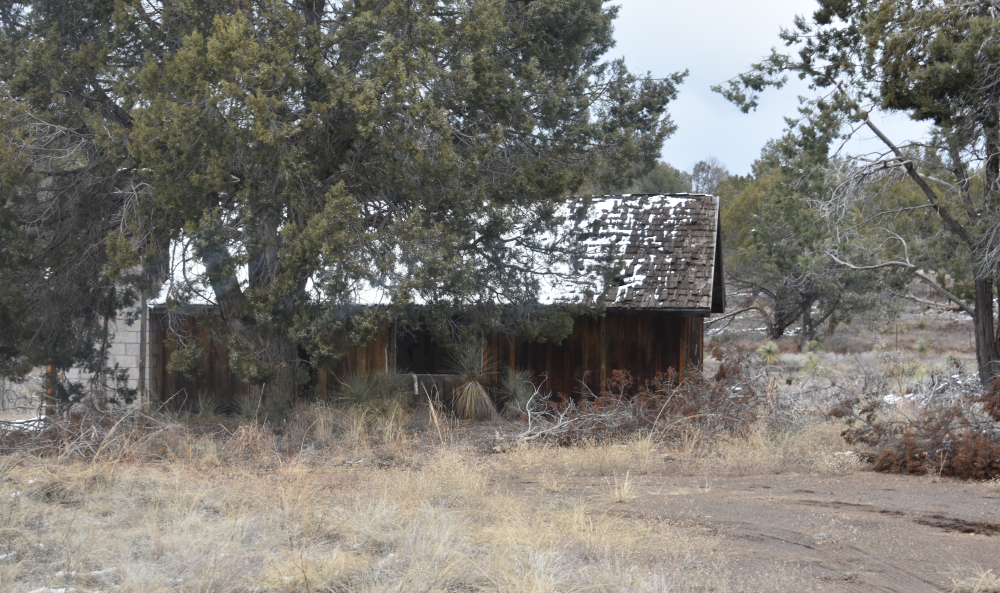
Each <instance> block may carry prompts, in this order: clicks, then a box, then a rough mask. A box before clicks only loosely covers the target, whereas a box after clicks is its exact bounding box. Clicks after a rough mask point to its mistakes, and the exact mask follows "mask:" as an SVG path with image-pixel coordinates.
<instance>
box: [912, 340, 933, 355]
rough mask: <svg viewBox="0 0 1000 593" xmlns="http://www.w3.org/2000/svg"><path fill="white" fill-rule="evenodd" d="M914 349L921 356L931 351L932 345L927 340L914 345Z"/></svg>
mask: <svg viewBox="0 0 1000 593" xmlns="http://www.w3.org/2000/svg"><path fill="white" fill-rule="evenodd" d="M913 349H914V350H916V351H917V352H918V353H920V354H924V353H926V352H927V351H928V350H930V349H931V345H930V344H928V343H927V340H920V341H919V342H917V343H916V344H914V345H913Z"/></svg>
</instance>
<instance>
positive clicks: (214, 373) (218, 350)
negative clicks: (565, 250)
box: [149, 194, 725, 406]
mask: <svg viewBox="0 0 1000 593" xmlns="http://www.w3.org/2000/svg"><path fill="white" fill-rule="evenodd" d="M589 212H590V214H589V215H590V216H591V217H592V220H591V224H592V227H593V228H594V229H595V235H596V236H598V237H599V238H600V239H601V244H603V245H607V244H609V243H610V244H611V245H612V248H613V249H617V251H618V255H619V257H620V260H619V261H621V262H623V266H622V268H621V272H620V275H619V276H618V277H616V278H615V281H616V284H617V286H613V287H612V288H611V289H609V290H606V294H605V296H604V297H603V298H604V299H605V302H604V305H605V309H604V311H605V312H604V315H602V316H594V315H590V316H581V317H578V318H576V319H575V322H574V327H573V331H572V333H571V334H570V335H569V336H568V337H567V338H565V339H564V340H563V341H562V342H561V343H559V344H553V343H532V342H527V341H523V340H521V339H519V338H517V337H515V336H507V335H490V336H488V337H487V339H486V344H485V345H486V349H487V356H488V357H490V359H491V360H494V361H496V363H497V364H498V365H503V366H510V367H511V368H525V369H531V371H532V372H534V374H535V375H536V381H538V382H541V381H545V383H546V385H545V386H544V389H545V390H546V391H551V392H553V393H562V394H564V395H570V394H572V393H574V392H577V391H578V390H579V381H580V380H581V379H583V378H584V373H586V372H589V377H588V383H589V385H591V387H592V388H596V387H597V386H598V385H604V384H605V381H606V380H607V379H608V378H610V376H611V373H612V372H613V371H614V370H627V371H629V372H630V373H631V375H632V377H633V378H634V379H635V380H637V381H644V380H646V379H652V378H653V377H655V376H656V375H657V374H658V373H664V372H667V371H668V369H670V368H673V369H674V370H676V371H677V372H678V373H681V374H683V373H684V372H685V371H686V370H687V369H689V368H691V367H695V366H700V364H701V361H702V357H703V352H704V325H703V324H704V319H705V317H707V316H708V315H710V314H712V313H722V312H724V309H725V289H724V286H723V274H722V250H721V246H720V241H721V239H720V237H721V230H720V228H719V214H720V212H719V199H718V198H717V197H715V196H709V195H698V194H675V195H623V196H598V197H595V198H593V199H592V202H591V209H590V211H589ZM174 315H176V313H175V314H174ZM173 321H174V322H175V323H176V322H177V319H176V318H175V319H174V320H173ZM167 323H168V319H167V312H166V310H165V308H163V307H154V308H153V309H152V310H151V311H150V324H149V325H150V329H151V332H150V334H151V335H150V353H149V363H150V364H149V369H150V381H149V389H150V391H151V392H152V393H151V399H152V400H153V401H157V400H159V401H166V400H167V399H169V398H172V397H173V396H174V395H175V394H178V393H185V394H188V397H186V398H185V399H187V400H188V401H189V402H191V403H193V401H192V400H193V398H194V396H195V394H197V393H199V392H201V393H210V394H213V395H214V396H215V398H217V400H219V403H220V404H222V405H224V406H229V405H231V404H232V403H233V402H234V398H235V397H236V395H237V394H238V393H240V392H243V391H245V390H246V389H248V387H247V386H246V385H242V384H240V383H239V382H238V381H237V379H236V377H235V376H234V375H233V373H232V372H231V371H230V370H229V367H228V364H227V362H228V361H227V357H226V350H225V347H224V346H223V345H219V344H214V343H212V340H211V339H210V338H209V335H208V332H207V331H206V330H204V329H201V328H198V327H196V322H195V321H194V318H193V317H191V318H190V319H188V320H187V321H186V323H189V324H190V329H191V330H194V331H195V332H197V333H198V335H199V336H200V339H201V345H202V347H203V348H204V349H205V350H206V351H207V354H208V356H207V358H206V360H205V370H204V373H203V374H202V375H201V376H200V377H198V378H197V379H194V380H191V379H188V378H186V377H184V376H181V375H174V374H171V373H169V372H168V371H167V368H166V367H167V365H166V361H167V360H168V358H169V355H170V351H169V349H168V347H167V342H166V340H165V339H164V338H165V335H166V328H167ZM447 362H448V361H447V358H446V355H445V351H444V349H443V348H441V347H439V346H437V345H435V344H434V342H433V340H432V339H431V337H430V334H429V332H427V331H420V330H419V329H418V330H412V329H408V330H406V331H397V328H394V327H390V328H389V329H387V330H386V331H385V332H384V333H383V334H381V335H378V336H376V337H375V338H373V339H371V340H370V341H369V342H368V343H367V344H365V345H364V346H363V347H361V348H359V349H358V350H356V351H353V352H351V353H349V354H348V355H347V356H345V357H344V358H342V359H341V360H340V361H339V362H338V364H337V368H336V369H333V370H331V371H320V372H318V373H317V374H316V382H317V388H318V390H319V392H320V393H327V392H332V391H333V390H334V389H336V386H337V385H338V384H339V379H340V378H342V377H346V376H347V375H350V374H352V373H370V372H376V371H384V370H396V371H397V372H400V373H412V374H415V375H417V376H423V377H427V378H432V377H440V376H442V375H443V374H444V373H446V369H447ZM597 381H600V383H597ZM595 391H596V389H595Z"/></svg>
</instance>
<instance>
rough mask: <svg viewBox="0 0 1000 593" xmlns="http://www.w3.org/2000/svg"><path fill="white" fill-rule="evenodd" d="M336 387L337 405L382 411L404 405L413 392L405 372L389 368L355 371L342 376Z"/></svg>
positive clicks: (374, 411) (376, 411)
mask: <svg viewBox="0 0 1000 593" xmlns="http://www.w3.org/2000/svg"><path fill="white" fill-rule="evenodd" d="M337 391H338V393H337V403H339V404H340V405H342V406H346V407H358V408H365V409H367V410H368V411H369V412H373V413H379V414H381V413H387V412H389V411H390V410H394V409H396V408H405V407H406V405H407V404H408V403H409V399H410V398H411V396H412V395H413V383H412V381H411V380H410V378H409V377H408V376H407V375H402V374H400V373H395V372H391V371H379V372H376V373H355V374H352V375H348V376H347V377H345V378H344V380H343V381H341V383H340V388H339V389H338V390H337Z"/></svg>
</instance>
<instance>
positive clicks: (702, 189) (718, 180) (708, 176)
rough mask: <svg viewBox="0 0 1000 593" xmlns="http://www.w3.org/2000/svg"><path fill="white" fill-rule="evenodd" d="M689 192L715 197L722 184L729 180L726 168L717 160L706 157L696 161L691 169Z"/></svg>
mask: <svg viewBox="0 0 1000 593" xmlns="http://www.w3.org/2000/svg"><path fill="white" fill-rule="evenodd" d="M690 177H691V191H693V192H695V193H700V194H710V195H716V194H717V193H719V188H720V187H721V186H722V183H723V182H724V181H725V180H726V179H728V178H729V171H728V170H727V169H726V166H725V165H723V164H722V163H721V162H719V159H717V158H715V157H714V156H713V157H708V159H706V160H704V161H698V163H696V164H695V166H694V168H693V169H691V176H690Z"/></svg>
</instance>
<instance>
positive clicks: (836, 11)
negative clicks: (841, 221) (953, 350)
mask: <svg viewBox="0 0 1000 593" xmlns="http://www.w3.org/2000/svg"><path fill="white" fill-rule="evenodd" d="M998 9H1000V4H998V3H997V2H995V1H985V2H968V1H965V0H944V1H941V2H925V1H916V0H902V1H900V0H892V1H889V0H884V1H880V2H869V1H867V0H847V1H842V0H820V1H819V8H818V9H817V10H816V12H815V13H813V15H812V17H811V18H806V17H797V18H796V21H795V27H794V29H792V30H785V31H782V33H781V37H782V39H783V40H784V41H785V43H786V44H787V45H788V46H790V47H794V48H795V50H796V51H795V53H792V54H782V53H779V52H778V51H773V52H772V54H771V56H770V57H769V58H767V59H766V60H764V61H762V62H761V63H759V64H755V65H753V66H752V67H751V69H750V70H749V71H748V72H746V73H744V74H742V75H739V76H737V77H736V78H734V79H733V80H732V81H730V82H729V83H728V84H727V85H726V86H725V87H722V86H720V87H717V88H716V90H718V91H719V92H722V93H723V94H724V95H725V96H726V97H727V98H729V99H730V100H732V101H733V102H735V103H736V104H738V105H739V106H740V107H741V108H742V109H743V110H744V111H749V110H750V109H754V108H756V106H757V104H758V101H759V94H760V92H761V91H763V90H764V89H765V88H767V87H771V86H773V87H780V86H782V85H784V84H785V82H786V80H787V74H788V73H794V74H796V75H798V76H799V77H800V78H804V79H807V80H808V81H809V82H810V83H811V84H812V85H813V88H815V89H817V90H821V91H823V94H822V95H821V96H820V97H819V98H817V99H815V100H814V101H812V103H811V105H809V106H808V107H807V108H805V109H804V110H803V112H802V117H801V118H800V119H799V122H798V123H799V125H800V127H801V129H803V130H817V129H829V130H831V131H832V133H833V134H835V135H840V136H843V137H849V136H850V135H852V134H853V133H854V132H855V131H856V130H857V129H858V128H860V127H862V126H864V127H867V128H868V129H869V130H870V131H871V132H873V133H874V134H875V135H876V137H878V138H879V139H880V140H881V141H882V142H883V144H884V146H885V150H884V151H882V152H878V153H874V154H870V155H865V156H864V157H860V158H859V161H858V162H857V163H856V167H855V171H856V173H857V177H858V182H857V183H854V184H849V186H850V187H854V188H857V189H860V190H861V191H858V192H846V191H845V192H838V193H836V194H833V195H831V197H832V198H833V200H832V201H831V209H830V212H832V213H845V212H850V211H857V210H858V208H859V206H863V207H864V210H865V216H866V218H867V219H870V220H872V221H877V220H890V219H891V218H892V217H894V216H896V215H897V214H899V213H900V212H902V211H903V210H901V209H900V208H893V209H890V210H878V211H877V208H878V204H879V202H878V201H874V202H872V201H870V200H868V199H867V198H869V197H871V196H872V195H879V194H872V193H871V192H870V191H868V188H870V187H871V185H872V184H873V183H877V182H878V181H879V180H880V179H883V178H885V177H886V176H887V175H893V174H897V173H898V174H902V175H905V176H907V177H908V178H909V180H910V181H911V182H912V183H913V184H915V185H916V187H917V188H919V191H920V193H921V194H922V198H921V204H919V205H918V206H914V207H919V208H924V209H927V210H928V211H930V212H933V213H934V214H935V215H936V216H937V218H938V219H939V220H940V223H941V228H942V229H943V231H944V232H945V233H947V234H949V235H950V236H951V241H952V243H953V244H954V245H955V246H961V249H960V250H958V251H957V252H958V253H961V252H964V254H965V255H966V257H967V261H966V262H965V265H964V267H965V268H967V269H968V270H970V272H971V275H972V279H973V289H974V290H973V291H974V298H975V307H974V309H973V318H974V325H975V334H976V357H977V360H978V363H979V373H980V380H981V382H982V383H983V385H984V386H985V385H989V384H991V383H992V381H993V379H994V377H995V376H997V375H998V374H1000V333H998V328H997V320H996V315H995V311H994V300H995V299H996V296H997V292H996V289H997V286H996V281H997V279H998V273H1000V272H998V269H1000V224H998V222H997V221H998V220H1000V217H998V215H997V213H998V203H1000V117H998V115H997V114H998V113H1000V76H998V74H997V68H996V65H997V63H998V62H1000V19H998V18H997V11H998ZM876 109H881V110H886V111H890V112H896V113H903V114H906V115H908V116H910V117H911V118H913V119H915V120H919V121H927V122H930V123H932V124H933V125H934V129H935V134H934V137H933V138H932V139H931V141H930V142H899V141H898V140H895V141H894V140H893V139H891V138H889V137H888V136H887V135H886V134H885V133H883V131H882V130H881V129H879V128H878V127H877V126H876V125H875V124H874V123H873V122H872V120H871V118H870V117H869V113H870V112H871V111H873V110H876ZM885 238H886V239H889V238H891V235H886V236H885ZM838 259H840V261H841V262H843V265H845V266H853V267H855V268H864V267H870V266H896V267H902V268H913V267H915V266H916V263H915V262H913V261H909V260H906V259H903V260H891V261H882V262H872V263H869V264H867V265H862V264H859V263H858V262H854V261H850V260H847V259H844V258H838ZM939 289H940V290H941V291H943V292H947V291H946V290H945V289H944V287H940V286H939ZM953 296H954V300H955V301H956V303H957V304H959V305H960V306H961V305H964V302H963V301H962V299H961V298H960V297H959V296H958V295H953Z"/></svg>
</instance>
